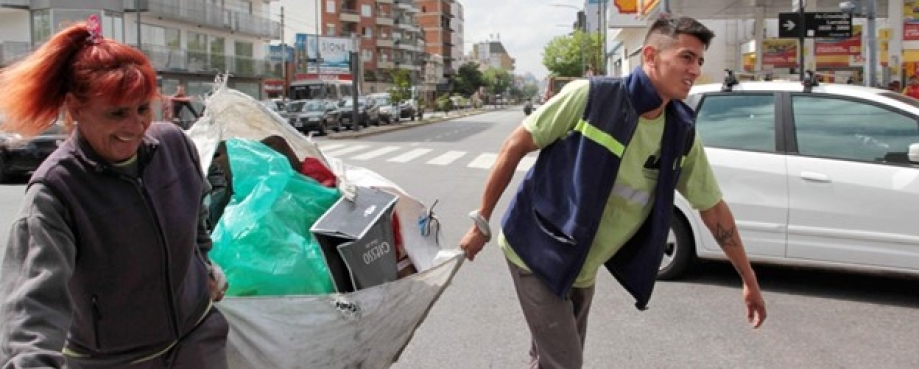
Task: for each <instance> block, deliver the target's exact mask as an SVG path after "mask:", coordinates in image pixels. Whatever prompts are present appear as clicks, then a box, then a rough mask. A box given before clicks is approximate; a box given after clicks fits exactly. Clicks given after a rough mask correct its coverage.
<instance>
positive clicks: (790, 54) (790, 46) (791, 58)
mask: <svg viewBox="0 0 919 369" xmlns="http://www.w3.org/2000/svg"><path fill="white" fill-rule="evenodd" d="M797 59H798V40H793V39H787V38H767V39H765V40H763V69H773V68H796V67H797V66H798V60H797Z"/></svg>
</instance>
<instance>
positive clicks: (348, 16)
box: [339, 9, 361, 23]
mask: <svg viewBox="0 0 919 369" xmlns="http://www.w3.org/2000/svg"><path fill="white" fill-rule="evenodd" d="M339 19H341V21H342V22H348V23H360V22H361V15H360V13H358V12H357V10H354V9H342V10H341V14H340V15H339Z"/></svg>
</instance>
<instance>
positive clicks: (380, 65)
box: [377, 60, 396, 69]
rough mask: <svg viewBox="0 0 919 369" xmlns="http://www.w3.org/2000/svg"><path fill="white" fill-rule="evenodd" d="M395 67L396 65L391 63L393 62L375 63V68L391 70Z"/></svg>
mask: <svg viewBox="0 0 919 369" xmlns="http://www.w3.org/2000/svg"><path fill="white" fill-rule="evenodd" d="M395 67H396V63H393V62H391V61H389V60H386V61H378V62H377V68H383V69H393V68H395Z"/></svg>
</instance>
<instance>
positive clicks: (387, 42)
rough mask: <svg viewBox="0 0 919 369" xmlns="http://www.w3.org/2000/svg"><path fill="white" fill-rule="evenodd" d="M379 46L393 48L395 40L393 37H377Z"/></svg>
mask: <svg viewBox="0 0 919 369" xmlns="http://www.w3.org/2000/svg"><path fill="white" fill-rule="evenodd" d="M377 47H388V48H392V47H393V40H392V39H388V38H378V39H377Z"/></svg>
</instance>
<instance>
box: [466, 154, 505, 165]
mask: <svg viewBox="0 0 919 369" xmlns="http://www.w3.org/2000/svg"><path fill="white" fill-rule="evenodd" d="M497 158H498V155H497V154H492V153H485V154H480V155H479V156H477V157H476V158H475V159H472V161H471V162H469V164H468V165H466V166H467V167H469V168H480V169H489V168H491V166H492V165H494V164H495V159H497Z"/></svg>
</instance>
